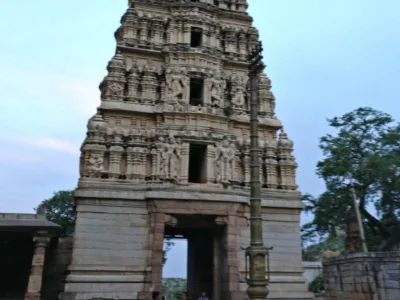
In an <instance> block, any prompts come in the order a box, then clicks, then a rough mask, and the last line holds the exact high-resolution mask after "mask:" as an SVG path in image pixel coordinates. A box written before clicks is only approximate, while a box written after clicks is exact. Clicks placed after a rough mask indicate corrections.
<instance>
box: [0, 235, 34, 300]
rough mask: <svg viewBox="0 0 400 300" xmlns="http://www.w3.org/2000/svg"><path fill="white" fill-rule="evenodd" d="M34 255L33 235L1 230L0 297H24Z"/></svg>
mask: <svg viewBox="0 0 400 300" xmlns="http://www.w3.org/2000/svg"><path fill="white" fill-rule="evenodd" d="M32 256H33V240H32V235H30V234H29V233H24V232H11V231H10V232H8V231H3V232H1V231H0V299H24V296H25V292H26V290H27V287H28V281H29V276H30V273H31V266H32Z"/></svg>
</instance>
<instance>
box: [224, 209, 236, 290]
mask: <svg viewBox="0 0 400 300" xmlns="http://www.w3.org/2000/svg"><path fill="white" fill-rule="evenodd" d="M227 219H228V220H227V228H226V258H227V259H226V263H227V270H226V271H227V274H226V275H227V276H224V279H225V280H226V282H225V286H227V287H228V290H229V292H230V293H231V297H233V296H234V295H235V294H236V293H237V292H239V279H238V276H237V274H239V263H238V260H237V257H238V253H237V243H238V233H237V226H236V223H237V217H236V216H233V215H231V216H228V218H227Z"/></svg>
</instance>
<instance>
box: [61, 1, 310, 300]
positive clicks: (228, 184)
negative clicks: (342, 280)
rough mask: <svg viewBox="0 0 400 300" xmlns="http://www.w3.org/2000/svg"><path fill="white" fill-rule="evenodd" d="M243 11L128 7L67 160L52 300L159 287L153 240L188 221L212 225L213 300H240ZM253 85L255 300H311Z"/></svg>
mask: <svg viewBox="0 0 400 300" xmlns="http://www.w3.org/2000/svg"><path fill="white" fill-rule="evenodd" d="M247 7H248V4H247V1H246V0H218V1H214V0H198V1H193V0H191V1H183V0H180V1H178V0H175V1H166V0H136V1H133V0H131V1H129V8H128V9H127V11H126V12H125V14H124V15H123V17H122V19H121V26H120V27H119V28H118V30H117V31H116V33H115V37H116V40H117V50H116V53H115V56H114V57H113V58H112V59H111V61H110V62H109V64H108V67H107V70H108V74H107V76H106V77H105V78H104V80H103V81H102V83H101V84H100V90H101V104H100V106H99V108H98V110H97V113H96V114H95V115H94V116H93V117H92V118H91V119H90V120H89V122H88V127H87V136H86V139H85V141H84V142H83V144H82V148H81V152H82V154H81V159H80V179H79V183H78V188H77V190H76V193H75V199H76V204H77V221H76V230H75V236H74V246H73V253H72V263H71V265H70V266H69V275H68V277H67V278H66V284H65V292H64V293H63V294H62V295H61V296H62V298H64V299H77V300H78V299H79V300H84V299H94V298H103V299H116V298H118V299H142V298H143V296H144V294H145V293H147V292H148V290H149V288H150V286H154V287H155V288H156V289H161V282H162V281H161V276H162V254H163V253H162V250H163V239H164V235H165V234H166V230H167V228H172V227H177V228H178V227H179V226H183V225H182V224H180V222H181V221H182V220H187V219H189V220H190V217H191V216H199V217H201V218H204V220H206V219H207V220H208V219H209V218H213V219H214V224H215V228H220V229H218V230H220V232H222V233H221V234H220V236H219V237H218V239H219V240H218V241H215V249H218V251H214V252H215V253H217V252H218V253H222V255H221V256H218V255H217V254H214V270H211V272H210V274H213V272H214V275H213V276H214V279H213V291H214V294H213V295H214V297H213V298H214V299H215V300H224V299H245V298H246V297H247V296H246V293H245V291H246V288H247V284H246V281H245V255H244V250H243V248H245V247H247V246H248V245H249V242H250V230H249V226H248V219H249V207H248V204H249V181H250V172H249V171H250V165H249V160H250V156H249V155H250V153H249V142H250V128H249V121H250V118H249V109H250V108H249V85H248V76H247V68H248V63H247V56H248V54H249V52H250V51H251V50H252V49H253V48H254V46H255V45H256V44H257V42H258V40H259V35H258V31H257V29H256V28H254V27H253V26H252V18H251V17H250V16H249V15H248V13H247ZM259 82H260V86H259V93H260V107H259V124H260V125H259V138H260V165H261V168H260V179H261V181H262V187H263V189H262V197H263V198H262V206H263V219H264V223H263V226H264V242H265V245H266V246H268V247H274V249H273V251H272V253H271V260H270V271H271V284H270V286H269V289H270V294H269V297H268V299H281V300H283V299H312V298H313V296H312V295H311V294H310V293H308V292H307V287H306V285H305V282H304V279H303V277H302V272H303V268H302V265H301V248H300V228H299V214H300V212H301V210H302V208H303V206H302V203H301V201H300V193H299V192H298V191H297V185H296V179H295V173H296V166H297V165H296V162H295V158H294V157H293V155H292V152H293V142H292V141H291V140H289V138H288V136H287V134H286V133H285V132H284V130H283V128H282V124H281V122H280V121H279V120H278V119H277V117H276V115H275V97H274V96H273V94H272V92H271V90H270V89H271V82H270V80H269V79H268V77H267V76H266V75H265V74H261V75H260V78H259ZM189 223H190V222H189ZM195 225H196V224H186V225H185V226H189V227H190V226H195ZM198 226H200V225H198ZM182 228H183V227H182ZM185 230H186V229H185ZM193 253H194V252H193ZM217 265H218V266H219V267H218V268H217V267H216V266H217ZM195 296H196V295H193V297H195Z"/></svg>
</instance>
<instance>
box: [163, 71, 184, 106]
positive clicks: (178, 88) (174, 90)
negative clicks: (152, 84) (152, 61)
mask: <svg viewBox="0 0 400 300" xmlns="http://www.w3.org/2000/svg"><path fill="white" fill-rule="evenodd" d="M167 84H168V92H169V98H170V100H171V101H172V102H178V101H180V100H182V98H183V91H184V87H185V86H186V84H185V81H184V80H183V78H182V77H181V76H179V75H173V76H171V78H170V80H168V82H167Z"/></svg>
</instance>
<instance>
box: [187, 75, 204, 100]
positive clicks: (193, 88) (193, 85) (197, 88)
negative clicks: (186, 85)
mask: <svg viewBox="0 0 400 300" xmlns="http://www.w3.org/2000/svg"><path fill="white" fill-rule="evenodd" d="M203 91H204V80H203V79H202V78H191V79H190V101H189V103H190V105H193V106H198V105H203Z"/></svg>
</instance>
